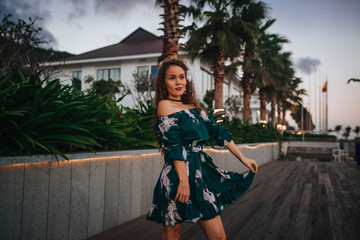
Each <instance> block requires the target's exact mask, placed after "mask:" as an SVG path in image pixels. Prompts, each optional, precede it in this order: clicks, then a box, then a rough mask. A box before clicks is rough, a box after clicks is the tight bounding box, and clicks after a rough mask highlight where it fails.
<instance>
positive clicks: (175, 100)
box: [168, 98, 182, 102]
mask: <svg viewBox="0 0 360 240" xmlns="http://www.w3.org/2000/svg"><path fill="white" fill-rule="evenodd" d="M168 100H170V101H173V102H182V101H181V100H177V99H172V98H168Z"/></svg>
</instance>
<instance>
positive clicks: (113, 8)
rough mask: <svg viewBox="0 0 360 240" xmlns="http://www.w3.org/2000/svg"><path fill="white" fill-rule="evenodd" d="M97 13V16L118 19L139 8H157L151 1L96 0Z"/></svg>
mask: <svg viewBox="0 0 360 240" xmlns="http://www.w3.org/2000/svg"><path fill="white" fill-rule="evenodd" d="M94 1H95V6H94V8H95V12H96V13H97V14H112V15H116V16H118V17H123V16H124V15H127V14H128V13H130V12H132V10H134V9H136V8H137V7H138V6H141V7H152V8H154V7H155V1H153V0H151V1H149V0H94ZM148 10H149V11H152V9H148Z"/></svg>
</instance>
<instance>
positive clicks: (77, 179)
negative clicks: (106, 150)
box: [69, 161, 90, 240]
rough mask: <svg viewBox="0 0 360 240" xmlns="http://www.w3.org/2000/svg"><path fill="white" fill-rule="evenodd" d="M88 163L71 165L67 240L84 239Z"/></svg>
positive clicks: (76, 162)
mask: <svg viewBox="0 0 360 240" xmlns="http://www.w3.org/2000/svg"><path fill="white" fill-rule="evenodd" d="M89 173H90V161H73V162H72V163H71V205H70V230H69V239H70V240H72V239H76V240H78V239H86V238H87V233H88V217H89Z"/></svg>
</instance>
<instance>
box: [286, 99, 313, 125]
mask: <svg viewBox="0 0 360 240" xmlns="http://www.w3.org/2000/svg"><path fill="white" fill-rule="evenodd" d="M293 110H294V111H293V112H292V113H290V115H291V117H292V118H293V119H294V121H295V122H296V124H297V125H298V129H301V130H305V131H309V130H313V129H314V127H315V126H314V124H313V121H312V117H311V113H309V111H308V110H307V108H305V107H303V106H302V104H298V105H297V106H296V107H294V109H293ZM301 111H302V117H301ZM301 119H303V122H301ZM302 126H303V127H304V128H303V129H302Z"/></svg>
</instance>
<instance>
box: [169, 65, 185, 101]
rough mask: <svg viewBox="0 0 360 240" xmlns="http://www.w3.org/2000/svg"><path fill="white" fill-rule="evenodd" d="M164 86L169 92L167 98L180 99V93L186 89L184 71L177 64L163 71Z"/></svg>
mask: <svg viewBox="0 0 360 240" xmlns="http://www.w3.org/2000/svg"><path fill="white" fill-rule="evenodd" d="M165 87H166V89H167V91H168V93H169V98H172V99H177V100H180V99H181V95H183V94H184V92H185V90H186V76H185V71H184V69H182V68H181V67H179V66H177V65H171V66H169V68H168V69H167V70H166V72H165Z"/></svg>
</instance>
